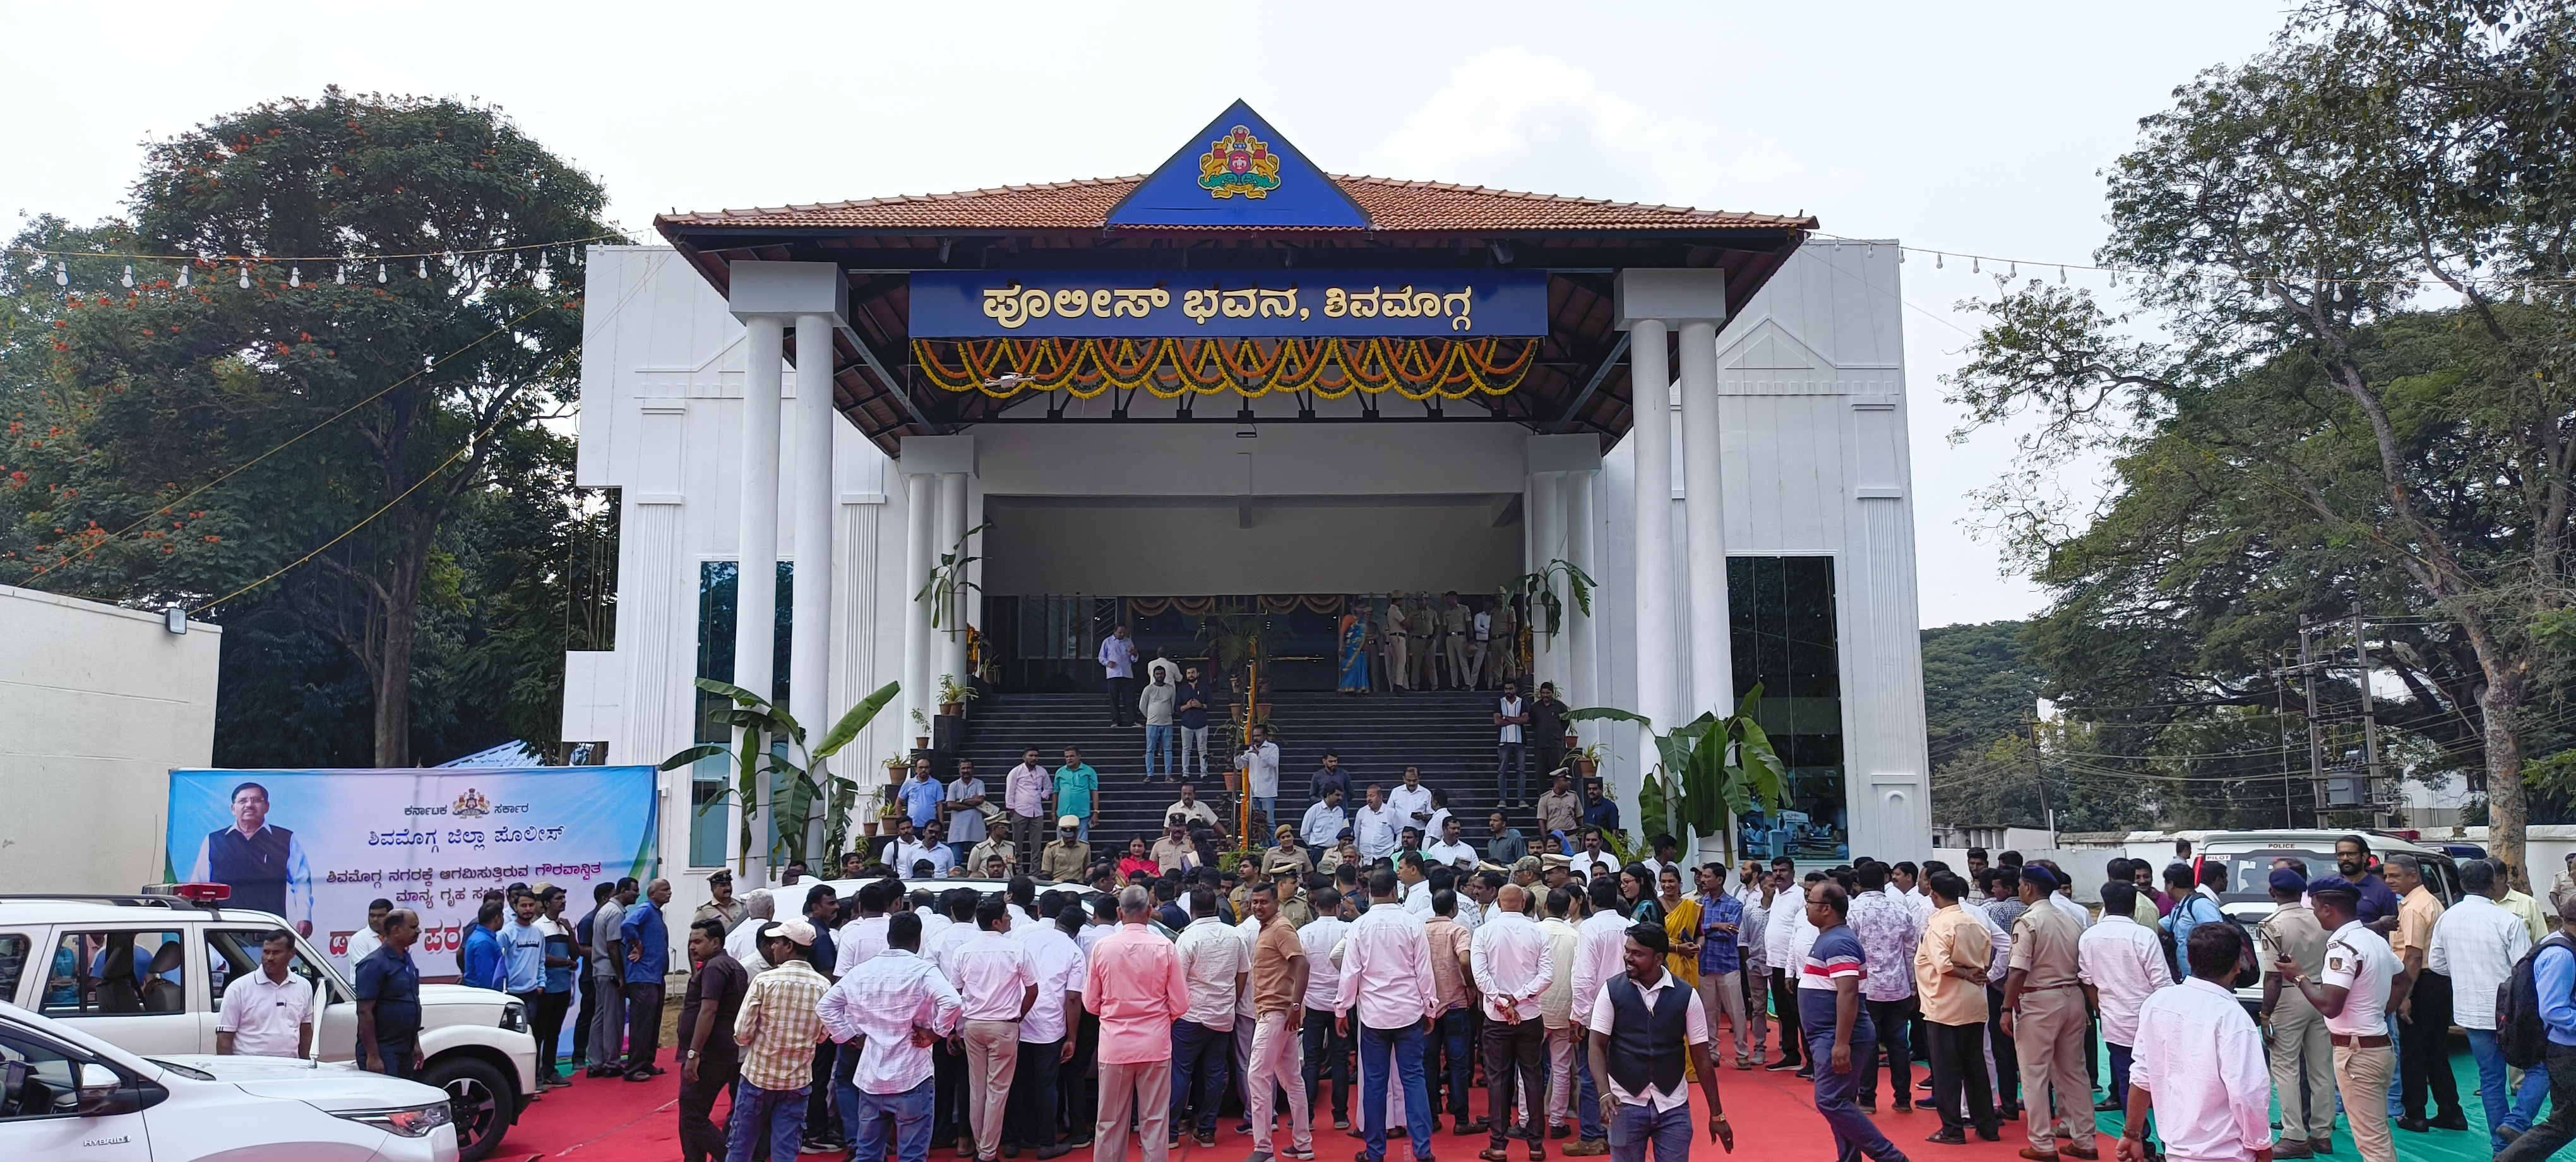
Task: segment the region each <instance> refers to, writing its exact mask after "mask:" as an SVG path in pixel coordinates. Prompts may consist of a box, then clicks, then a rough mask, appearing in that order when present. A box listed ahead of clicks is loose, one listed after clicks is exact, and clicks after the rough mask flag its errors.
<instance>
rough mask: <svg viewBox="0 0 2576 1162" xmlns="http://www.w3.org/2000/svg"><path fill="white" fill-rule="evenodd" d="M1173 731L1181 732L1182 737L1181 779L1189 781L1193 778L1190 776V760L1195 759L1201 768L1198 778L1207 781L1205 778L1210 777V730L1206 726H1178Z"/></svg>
mask: <svg viewBox="0 0 2576 1162" xmlns="http://www.w3.org/2000/svg"><path fill="white" fill-rule="evenodd" d="M1173 729H1174V730H1177V731H1179V732H1180V736H1181V750H1180V760H1181V773H1180V775H1179V777H1180V778H1181V779H1183V780H1187V779H1189V778H1190V777H1191V776H1190V760H1191V759H1193V758H1195V759H1197V760H1198V768H1199V773H1198V777H1199V778H1200V779H1205V778H1207V777H1208V757H1207V754H1208V751H1207V734H1208V728H1206V727H1204V726H1176V727H1173Z"/></svg>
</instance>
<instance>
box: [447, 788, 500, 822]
mask: <svg viewBox="0 0 2576 1162" xmlns="http://www.w3.org/2000/svg"><path fill="white" fill-rule="evenodd" d="M447 813H448V814H449V815H452V816H455V817H456V818H458V819H480V818H482V817H484V816H486V815H489V814H491V813H492V800H490V799H488V798H485V797H484V795H483V792H481V791H478V790H475V789H473V788H471V787H468V788H466V789H465V793H464V794H462V795H458V796H457V797H456V803H455V804H454V805H453V806H451V807H449V808H448V809H447Z"/></svg>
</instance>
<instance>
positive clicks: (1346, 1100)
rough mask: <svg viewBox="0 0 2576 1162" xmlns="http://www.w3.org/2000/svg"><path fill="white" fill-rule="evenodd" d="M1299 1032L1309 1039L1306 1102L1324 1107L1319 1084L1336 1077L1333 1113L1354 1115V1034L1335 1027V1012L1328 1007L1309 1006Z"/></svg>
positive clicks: (1305, 1064) (1306, 1046) (1305, 1047)
mask: <svg viewBox="0 0 2576 1162" xmlns="http://www.w3.org/2000/svg"><path fill="white" fill-rule="evenodd" d="M1299 1032H1300V1033H1302V1034H1303V1035H1304V1039H1305V1044H1304V1045H1303V1046H1301V1048H1302V1049H1303V1050H1304V1052H1305V1057H1306V1059H1305V1061H1304V1062H1302V1063H1301V1068H1302V1069H1303V1070H1304V1072H1305V1074H1306V1104H1307V1105H1308V1106H1309V1107H1310V1108H1315V1109H1320V1108H1321V1102H1322V1098H1323V1093H1324V1091H1323V1090H1322V1089H1320V1088H1317V1083H1318V1082H1320V1081H1321V1080H1323V1079H1324V1078H1325V1077H1327V1076H1330V1077H1331V1078H1332V1079H1333V1116H1334V1117H1336V1118H1340V1119H1342V1120H1344V1121H1348V1120H1349V1119H1350V1116H1351V1041H1350V1038H1348V1037H1344V1036H1342V1035H1341V1034H1339V1033H1336V1032H1334V1031H1333V1014H1332V1013H1331V1012H1330V1011H1328V1010H1324V1009H1308V1010H1306V1020H1305V1024H1304V1025H1302V1026H1301V1027H1300V1028H1299Z"/></svg>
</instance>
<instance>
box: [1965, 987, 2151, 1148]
mask: <svg viewBox="0 0 2576 1162" xmlns="http://www.w3.org/2000/svg"><path fill="white" fill-rule="evenodd" d="M2003 1011H2004V990H2002V989H2001V988H1998V987H1996V986H1994V985H1987V986H1986V1043H1987V1046H1988V1047H1989V1048H1991V1049H1992V1050H1993V1051H1994V1055H1995V1091H1996V1092H1995V1108H1996V1109H1997V1110H1999V1111H2001V1112H2002V1114H2003V1116H2005V1117H2011V1116H2013V1115H2014V1114H2016V1113H2018V1112H2020V1110H2021V1054H2020V1053H2019V1052H2017V1051H2016V1050H2014V1048H2013V1039H2012V1038H2010V1037H2007V1036H2004V1030H2003V1021H2002V1020H2001V1019H2000V1018H2001V1017H2002V1016H2003ZM2123 1100H2126V1099H2125V1098H2124V1099H2123Z"/></svg>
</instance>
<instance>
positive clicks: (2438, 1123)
mask: <svg viewBox="0 0 2576 1162" xmlns="http://www.w3.org/2000/svg"><path fill="white" fill-rule="evenodd" d="M2433 1128H2434V1129H2436V1130H2466V1129H2468V1128H2469V1116H2468V1114H2467V1113H2465V1112H2460V1113H2448V1114H2444V1115H2442V1116H2441V1117H2438V1118H2435V1119H2433Z"/></svg>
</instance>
